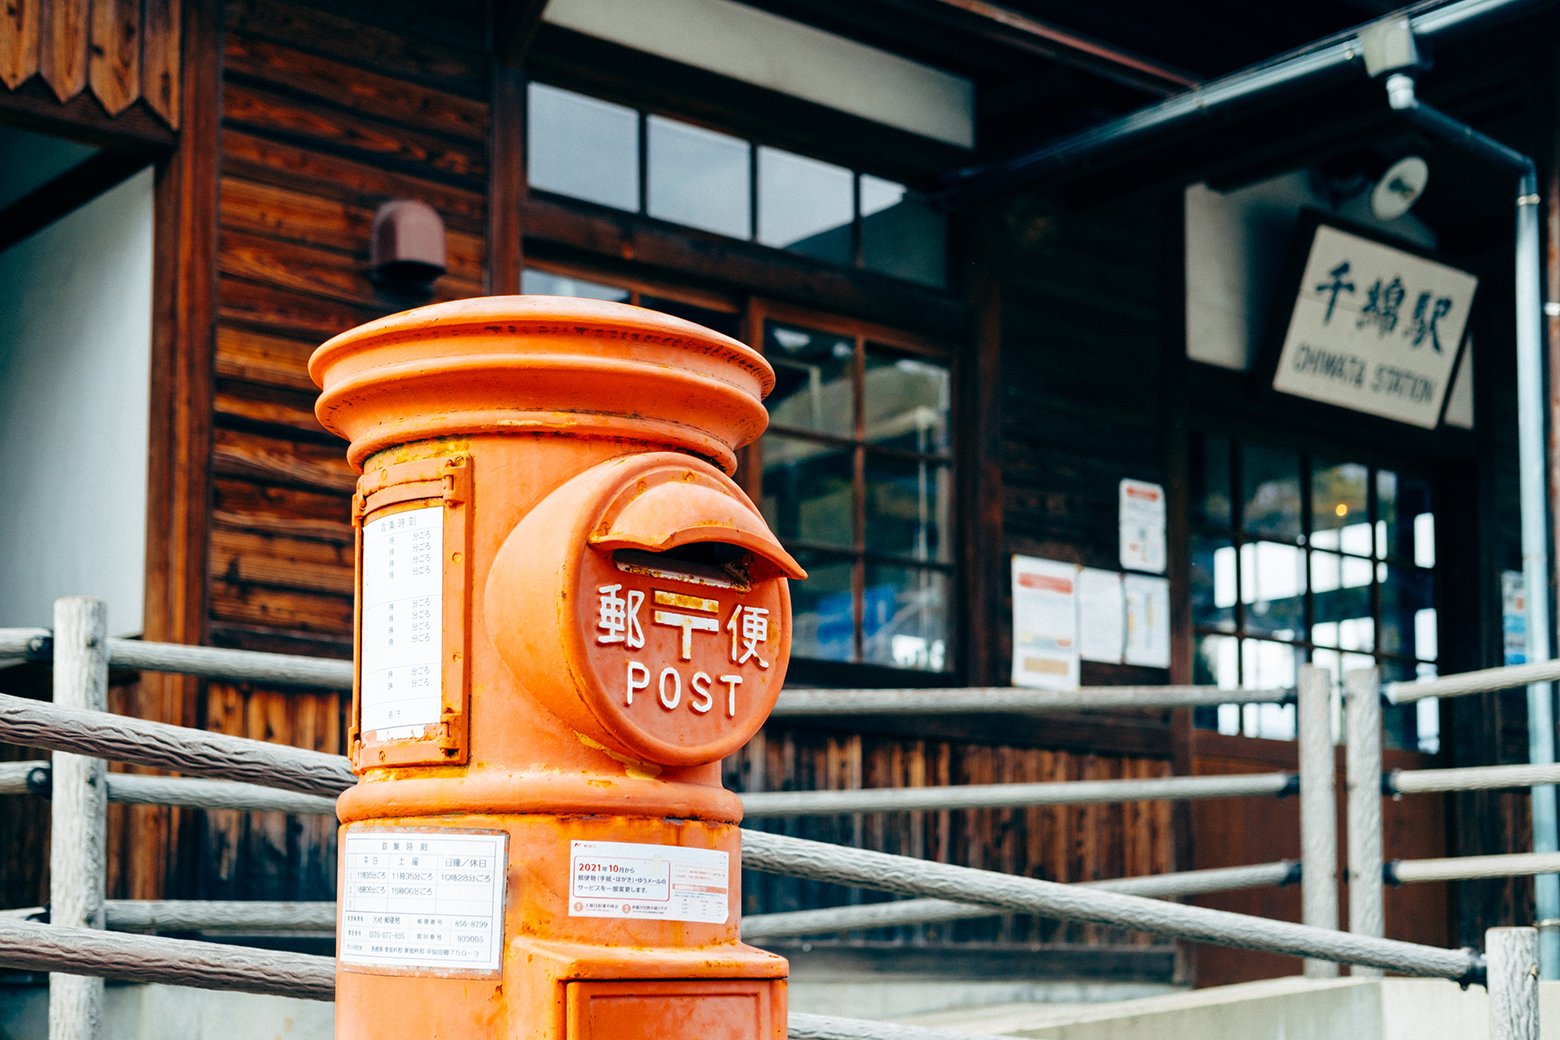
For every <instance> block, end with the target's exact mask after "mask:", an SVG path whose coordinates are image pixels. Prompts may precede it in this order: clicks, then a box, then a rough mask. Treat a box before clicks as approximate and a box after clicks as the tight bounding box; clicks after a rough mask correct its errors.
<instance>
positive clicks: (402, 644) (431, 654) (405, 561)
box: [359, 506, 444, 740]
mask: <svg viewBox="0 0 1560 1040" xmlns="http://www.w3.org/2000/svg"><path fill="white" fill-rule="evenodd" d="M443 562H444V507H443V506H427V507H425V508H421V509H408V510H405V511H403V512H399V513H391V514H390V515H389V516H384V517H380V518H378V519H375V520H370V521H369V522H368V523H366V524H364V525H363V595H362V604H363V606H362V609H363V622H362V623H363V653H362V664H361V677H360V682H359V690H360V694H359V699H360V701H361V703H362V718H361V721H360V723H359V725H360V726H361V727H362V729H363V732H364V733H377V735H378V737H379V739H380V740H386V739H390V738H394V737H420V736H422V735H423V731H424V729H423V728H424V727H425V726H429V725H433V724H436V723H437V722H438V721H439V719H440V717H441V714H442V711H443V707H444V689H443V659H444V567H443Z"/></svg>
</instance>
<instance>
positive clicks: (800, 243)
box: [758, 147, 853, 265]
mask: <svg viewBox="0 0 1560 1040" xmlns="http://www.w3.org/2000/svg"><path fill="white" fill-rule="evenodd" d="M852 207H853V203H852V201H851V175H850V171H849V170H847V169H845V168H844V167H843V166H834V165H831V164H829V163H826V162H819V161H818V160H817V159H808V158H805V157H803V156H800V155H795V154H793V153H791V152H782V151H780V150H779V149H778V148H764V147H760V148H759V150H758V240H759V241H760V242H762V243H763V244H764V245H766V246H776V247H778V248H780V249H789V250H792V251H793V252H797V253H805V254H806V255H808V256H814V257H817V258H818V259H820V260H826V261H828V262H829V263H832V264H841V265H847V264H849V263H850V262H851V245H850V220H851V211H852Z"/></svg>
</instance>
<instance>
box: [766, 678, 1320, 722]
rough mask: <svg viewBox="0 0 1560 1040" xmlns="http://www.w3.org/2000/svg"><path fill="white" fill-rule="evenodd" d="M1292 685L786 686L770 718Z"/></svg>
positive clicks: (1170, 704)
mask: <svg viewBox="0 0 1560 1040" xmlns="http://www.w3.org/2000/svg"><path fill="white" fill-rule="evenodd" d="M1294 697H1295V691H1294V690H1293V689H1291V688H1289V687H1273V688H1270V689H1261V690H1226V689H1221V688H1219V687H1217V686H1085V687H1080V688H1078V689H1073V690H1031V689H1024V688H1021V687H1013V686H984V687H981V686H974V687H958V688H955V689H903V690H802V689H786V690H785V691H783V692H782V693H781V694H780V699H779V701H777V702H776V703H775V708H774V711H772V712H771V713H770V717H771V718H777V719H785V718H829V717H840V716H845V717H857V716H862V715H914V716H917V717H926V716H928V715H997V714H1045V713H1052V712H1062V711H1079V710H1084V709H1089V710H1093V709H1112V710H1116V709H1123V708H1138V709H1151V708H1159V709H1162V708H1197V707H1207V706H1211V705H1217V704H1230V703H1241V704H1288V703H1292V702H1293V701H1294Z"/></svg>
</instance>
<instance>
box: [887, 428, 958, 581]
mask: <svg viewBox="0 0 1560 1040" xmlns="http://www.w3.org/2000/svg"><path fill="white" fill-rule="evenodd" d="M866 480H867V530H866V540H867V551H868V552H880V553H892V554H894V555H896V556H913V557H915V558H916V559H918V560H940V561H946V560H947V559H948V558H949V556H948V554H949V552H950V551H951V548H952V547H951V546H950V545H949V542H950V541H951V539H950V538H949V537H948V535H949V522H950V520H951V518H952V506H951V498H952V495H951V488H950V484H951V483H952V478H951V475H950V473H949V471H948V467H947V466H945V465H941V464H939V463H936V462H928V461H926V460H924V459H901V458H890V457H885V456H882V455H876V454H870V453H869V454H868V455H867V461H866Z"/></svg>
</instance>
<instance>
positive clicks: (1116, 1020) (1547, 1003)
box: [895, 978, 1560, 1040]
mask: <svg viewBox="0 0 1560 1040" xmlns="http://www.w3.org/2000/svg"><path fill="white" fill-rule="evenodd" d="M1540 1001H1541V1009H1540V1020H1541V1023H1542V1026H1543V1036H1544V1037H1545V1038H1546V1040H1547V1038H1550V1037H1554V1038H1557V1040H1560V982H1545V983H1542V984H1541V988H1540ZM895 1021H899V1022H904V1023H907V1024H914V1025H918V1026H923V1027H925V1028H928V1029H938V1028H941V1029H948V1030H957V1031H959V1032H964V1033H975V1034H987V1035H991V1036H1010V1037H1030V1038H1034V1040H1226V1038H1227V1040H1488V1038H1489V1024H1488V1010H1487V1007H1486V995H1485V992H1484V990H1482V989H1477V988H1473V989H1469V990H1466V991H1465V990H1463V989H1461V988H1460V987H1459V986H1458V985H1457V984H1456V983H1453V982H1446V981H1443V980H1440V979H1399V978H1388V979H1329V980H1310V979H1303V978H1287V979H1270V980H1267V981H1263V982H1248V983H1243V984H1241V985H1238V986H1222V987H1218V988H1216V989H1205V990H1195V991H1192V992H1186V993H1177V994H1173V995H1168V996H1157V997H1147V998H1143V999H1139V1000H1128V1001H1122V1002H1119V1003H1113V1004H1106V1005H1093V1006H1077V1005H1074V1006H1070V1007H1064V1006H1051V1007H1047V1006H1044V1005H1035V1004H1028V1003H1019V1004H1009V1005H1007V1006H1005V1007H988V1008H981V1009H974V1008H968V1009H964V1010H958V1011H943V1012H937V1013H932V1014H923V1015H904V1016H898V1017H896V1019H895Z"/></svg>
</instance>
